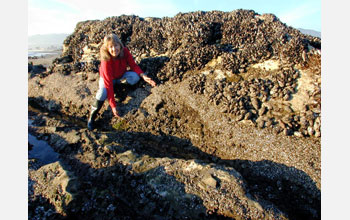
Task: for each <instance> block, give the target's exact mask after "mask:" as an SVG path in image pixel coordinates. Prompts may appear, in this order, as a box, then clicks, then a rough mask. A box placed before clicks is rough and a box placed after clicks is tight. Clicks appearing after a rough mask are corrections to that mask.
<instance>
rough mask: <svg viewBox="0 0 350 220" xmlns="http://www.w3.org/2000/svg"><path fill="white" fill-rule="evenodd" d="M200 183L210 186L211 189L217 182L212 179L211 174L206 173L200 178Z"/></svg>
mask: <svg viewBox="0 0 350 220" xmlns="http://www.w3.org/2000/svg"><path fill="white" fill-rule="evenodd" d="M202 182H203V183H204V184H205V185H207V186H210V187H213V188H215V187H216V185H217V181H216V180H215V179H214V178H213V177H212V175H211V174H209V173H206V174H205V175H204V176H203V178H202Z"/></svg>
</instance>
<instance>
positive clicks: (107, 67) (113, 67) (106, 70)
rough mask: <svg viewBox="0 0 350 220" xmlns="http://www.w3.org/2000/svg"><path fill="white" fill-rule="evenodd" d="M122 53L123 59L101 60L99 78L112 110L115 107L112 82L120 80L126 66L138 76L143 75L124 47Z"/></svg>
mask: <svg viewBox="0 0 350 220" xmlns="http://www.w3.org/2000/svg"><path fill="white" fill-rule="evenodd" d="M123 51H124V57H122V58H117V59H113V58H112V59H110V60H108V61H103V60H102V61H101V65H100V77H102V78H103V81H104V84H105V88H106V89H107V99H108V102H109V105H110V106H111V107H112V108H114V107H116V106H117V105H116V103H115V100H114V90H113V80H114V79H119V78H121V77H122V76H123V74H124V73H125V72H126V71H127V67H128V66H129V67H130V69H131V70H132V71H134V72H136V73H137V74H138V75H140V74H141V73H143V71H142V70H141V68H140V67H139V66H138V65H137V64H136V63H135V61H134V58H133V57H132V55H131V53H130V51H129V49H128V48H126V47H124V49H123Z"/></svg>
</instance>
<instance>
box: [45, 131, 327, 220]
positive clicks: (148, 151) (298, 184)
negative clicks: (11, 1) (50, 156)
mask: <svg viewBox="0 0 350 220" xmlns="http://www.w3.org/2000/svg"><path fill="white" fill-rule="evenodd" d="M69 129H70V128H68V127H67V131H69ZM77 129H79V128H77ZM80 132H81V130H80ZM86 132H87V131H86V130H85V132H84V130H83V133H85V134H86ZM88 134H91V135H92V134H93V135H94V137H93V138H92V139H91V141H90V142H91V143H89V140H88V138H85V139H84V140H83V141H80V142H78V143H76V144H73V145H72V144H64V146H62V145H60V146H59V147H57V146H54V147H56V148H61V150H60V152H61V153H62V155H61V158H62V159H63V161H64V162H63V163H62V166H63V167H64V169H65V170H68V171H69V172H71V173H73V174H74V176H77V177H78V178H79V182H80V183H79V186H78V187H77V186H76V188H78V190H77V191H78V194H79V196H78V197H76V199H75V200H73V202H72V205H69V206H68V207H67V208H66V211H67V213H71V214H69V215H70V216H74V217H75V218H76V215H77V213H78V214H79V217H78V219H94V218H93V217H91V216H105V215H107V218H108V216H110V217H111V219H113V218H112V216H122V217H126V218H133V219H141V218H143V216H149V217H150V218H152V217H155V216H159V217H165V216H168V215H170V213H167V212H168V211H169V204H168V203H167V201H165V200H164V201H162V200H160V198H158V197H154V196H153V197H152V195H153V194H154V193H153V194H152V193H150V194H147V195H148V196H145V194H144V195H143V196H144V198H147V199H150V201H151V202H150V204H153V203H154V205H150V206H151V207H148V209H147V210H144V205H145V204H142V203H141V204H139V202H138V201H140V200H141V199H142V198H141V197H142V196H141V195H142V194H143V193H147V192H148V193H149V192H151V191H152V189H151V188H149V189H148V188H147V189H145V188H143V189H144V191H137V190H136V188H135V186H145V185H146V184H145V182H144V181H145V176H147V175H149V173H148V172H153V171H152V170H150V171H147V172H145V173H141V174H138V173H133V172H131V168H130V167H129V166H125V165H123V164H121V163H116V164H113V165H111V166H108V167H105V168H94V167H92V166H91V165H89V164H87V163H84V162H81V161H80V160H78V159H77V158H76V155H77V154H79V153H80V152H84V151H87V149H86V147H89V148H90V150H88V151H89V153H90V154H91V157H92V158H94V159H92V160H90V161H94V163H96V164H100V165H101V164H102V163H105V162H106V163H108V161H109V158H110V157H111V155H110V154H109V153H108V152H106V151H105V150H103V149H104V147H106V146H107V145H108V146H109V145H111V144H112V143H114V142H117V143H118V146H116V148H117V149H118V150H119V151H120V152H118V153H123V152H126V151H129V150H131V151H133V152H135V153H137V154H138V155H139V156H143V155H148V156H150V157H155V158H166V157H168V158H174V159H184V160H190V159H195V160H199V161H201V162H203V163H208V164H209V163H215V164H218V165H224V166H227V167H232V168H234V169H235V170H237V171H238V172H239V173H240V174H241V175H242V176H243V178H244V180H245V181H246V185H247V186H248V187H247V192H246V193H249V194H250V195H252V197H253V199H254V200H255V201H257V202H258V203H259V204H261V206H262V207H263V208H264V205H265V204H266V203H265V202H264V201H269V202H271V203H273V204H274V205H275V206H276V207H277V208H279V209H280V210H281V211H283V212H284V213H286V214H287V215H288V217H289V219H320V215H321V205H320V204H321V203H320V201H321V192H320V190H319V189H318V188H317V186H316V184H315V182H314V181H313V180H312V179H311V178H310V177H309V176H308V175H307V174H306V173H305V172H303V171H301V170H298V169H296V168H294V167H288V166H286V165H284V164H278V163H275V162H272V161H268V160H263V161H249V160H239V159H236V160H224V159H221V158H218V157H215V156H213V155H210V154H207V153H205V152H203V151H201V150H200V149H199V148H198V147H196V146H194V145H193V144H192V143H191V141H189V140H186V139H182V138H178V137H176V136H170V135H165V134H161V135H154V134H151V133H149V132H103V133H95V132H88ZM101 135H105V136H106V137H107V138H106V139H105V140H103V142H104V143H100V144H96V143H95V142H93V141H94V140H98V139H99V136H101ZM50 139H56V143H60V142H59V141H58V142H57V140H59V139H61V140H62V141H61V142H62V143H67V141H66V140H65V138H64V137H60V136H58V135H56V134H53V135H51V138H50ZM121 146H122V147H121ZM83 148H84V149H83ZM224 166H218V167H221V168H220V169H224V168H223V167H224ZM155 169H160V170H161V169H163V168H161V167H157V168H155ZM224 171H225V170H224ZM159 172H161V171H159ZM166 176H169V175H167V174H164V175H163V177H164V178H165V179H166V178H168V177H166ZM169 178H173V177H172V176H169ZM75 184H76V183H75ZM179 184H180V185H181V184H182V183H179ZM68 188H69V187H68ZM73 188H74V187H73ZM181 190H182V192H185V191H184V185H183V184H182V185H181ZM152 199H153V200H152ZM196 201H199V204H203V202H202V200H201V198H199V197H197V198H196ZM93 204H97V205H98V207H94V206H93ZM155 204H156V205H155ZM155 206H156V208H154V207H155ZM84 207H85V208H84ZM83 208H84V209H83ZM201 208H204V210H205V207H204V206H203V205H201ZM107 211H108V212H107ZM82 213H84V214H82ZM165 213H167V214H165ZM171 213H172V214H178V213H180V210H173V211H172V212H171ZM171 216H172V215H171ZM172 217H173V216H172ZM183 217H184V216H181V218H183ZM192 217H193V216H192ZM221 217H222V216H216V214H214V215H208V216H205V215H204V216H201V219H220V218H221Z"/></svg>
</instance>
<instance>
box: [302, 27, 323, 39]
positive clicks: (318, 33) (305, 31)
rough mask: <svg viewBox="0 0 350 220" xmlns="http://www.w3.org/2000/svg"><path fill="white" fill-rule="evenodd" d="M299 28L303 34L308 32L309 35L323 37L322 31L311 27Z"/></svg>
mask: <svg viewBox="0 0 350 220" xmlns="http://www.w3.org/2000/svg"><path fill="white" fill-rule="evenodd" d="M298 30H299V31H300V32H301V33H303V34H308V35H311V36H314V37H319V38H321V32H319V31H314V30H310V29H303V28H298Z"/></svg>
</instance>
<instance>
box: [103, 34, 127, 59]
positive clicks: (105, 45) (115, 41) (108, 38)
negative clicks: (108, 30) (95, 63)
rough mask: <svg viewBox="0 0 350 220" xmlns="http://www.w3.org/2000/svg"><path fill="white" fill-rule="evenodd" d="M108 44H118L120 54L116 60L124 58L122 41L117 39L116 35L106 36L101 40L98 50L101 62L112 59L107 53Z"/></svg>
mask: <svg viewBox="0 0 350 220" xmlns="http://www.w3.org/2000/svg"><path fill="white" fill-rule="evenodd" d="M110 43H113V44H114V45H117V44H119V46H120V53H119V55H118V56H117V58H121V57H123V56H124V50H123V49H124V45H123V43H122V41H121V40H120V39H119V38H118V36H117V35H116V34H108V35H106V36H105V37H104V38H103V44H102V46H101V49H100V57H101V60H105V61H108V60H110V59H111V58H112V56H111V54H110V53H109V52H108V45H109V44H110Z"/></svg>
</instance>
